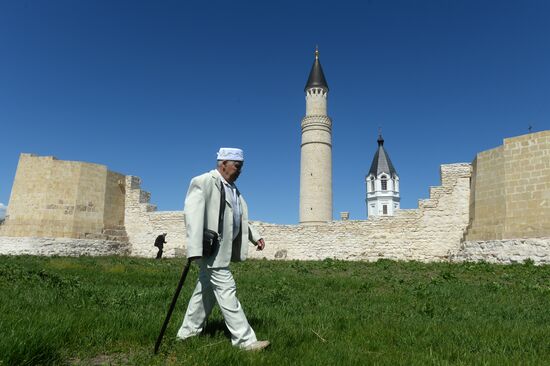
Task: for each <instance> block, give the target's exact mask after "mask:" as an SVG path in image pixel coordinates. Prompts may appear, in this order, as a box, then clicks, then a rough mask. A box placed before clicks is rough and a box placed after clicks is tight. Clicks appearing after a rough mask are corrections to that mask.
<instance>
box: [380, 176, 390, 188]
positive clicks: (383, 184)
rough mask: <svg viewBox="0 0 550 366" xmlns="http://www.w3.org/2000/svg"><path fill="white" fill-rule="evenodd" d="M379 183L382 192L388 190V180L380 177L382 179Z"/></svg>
mask: <svg viewBox="0 0 550 366" xmlns="http://www.w3.org/2000/svg"><path fill="white" fill-rule="evenodd" d="M380 183H382V190H383V191H387V190H388V178H386V177H385V176H384V177H382V179H381V180H380Z"/></svg>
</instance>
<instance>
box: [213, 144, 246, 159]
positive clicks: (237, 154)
mask: <svg viewBox="0 0 550 366" xmlns="http://www.w3.org/2000/svg"><path fill="white" fill-rule="evenodd" d="M218 160H234V161H244V152H243V151H242V150H241V149H236V148H234V147H220V151H218Z"/></svg>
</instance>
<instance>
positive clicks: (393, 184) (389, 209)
mask: <svg viewBox="0 0 550 366" xmlns="http://www.w3.org/2000/svg"><path fill="white" fill-rule="evenodd" d="M365 183H366V185H367V199H366V201H367V215H368V216H369V217H371V216H393V215H394V214H395V211H397V210H399V201H400V197H399V176H398V175H397V171H396V170H395V168H394V167H393V164H392V163H391V160H390V157H389V155H388V154H387V152H386V150H385V149H384V139H383V138H382V134H380V135H379V136H378V149H377V150H376V153H375V154H374V159H372V164H371V166H370V170H369V174H367V176H366V177H365Z"/></svg>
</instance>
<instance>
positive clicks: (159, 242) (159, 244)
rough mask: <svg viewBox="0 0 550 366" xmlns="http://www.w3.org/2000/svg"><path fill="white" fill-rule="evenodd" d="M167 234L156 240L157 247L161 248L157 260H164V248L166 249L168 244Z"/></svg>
mask: <svg viewBox="0 0 550 366" xmlns="http://www.w3.org/2000/svg"><path fill="white" fill-rule="evenodd" d="M166 235H167V234H166V233H163V234H161V235H159V236H157V238H156V239H155V246H156V247H157V248H159V251H158V253H157V259H161V258H162V248H164V244H166Z"/></svg>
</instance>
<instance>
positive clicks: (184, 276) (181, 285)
mask: <svg viewBox="0 0 550 366" xmlns="http://www.w3.org/2000/svg"><path fill="white" fill-rule="evenodd" d="M189 267H191V259H188V260H187V264H186V265H185V267H184V268H183V273H182V274H181V278H180V282H179V283H178V287H177V288H176V293H175V294H174V298H173V299H172V303H171V304H170V308H169V309H168V314H166V319H164V324H162V329H161V330H160V334H159V336H158V338H157V343H155V354H157V352H158V350H159V347H160V342H162V337H163V336H164V332H165V331H166V327H167V326H168V322H170V317H171V316H172V312H173V311H174V308H175V307H176V302H177V301H178V296H179V295H180V291H181V288H182V287H183V283H184V282H185V278H186V277H187V273H188V272H189Z"/></svg>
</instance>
